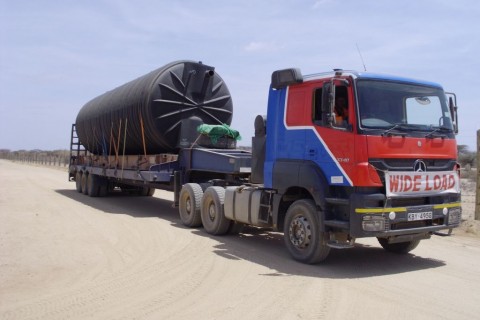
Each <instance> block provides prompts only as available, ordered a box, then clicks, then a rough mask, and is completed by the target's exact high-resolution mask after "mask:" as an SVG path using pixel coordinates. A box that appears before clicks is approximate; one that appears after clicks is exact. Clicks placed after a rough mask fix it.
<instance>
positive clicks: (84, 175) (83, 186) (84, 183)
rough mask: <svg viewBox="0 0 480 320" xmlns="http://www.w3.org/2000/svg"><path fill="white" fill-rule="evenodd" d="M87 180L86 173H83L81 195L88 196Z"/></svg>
mask: <svg viewBox="0 0 480 320" xmlns="http://www.w3.org/2000/svg"><path fill="white" fill-rule="evenodd" d="M87 179H88V174H87V173H86V172H84V173H83V174H82V180H81V181H82V182H81V184H82V193H83V194H88V188H87Z"/></svg>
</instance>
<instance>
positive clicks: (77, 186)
mask: <svg viewBox="0 0 480 320" xmlns="http://www.w3.org/2000/svg"><path fill="white" fill-rule="evenodd" d="M75 189H77V191H78V192H79V193H82V172H81V171H77V173H76V174H75Z"/></svg>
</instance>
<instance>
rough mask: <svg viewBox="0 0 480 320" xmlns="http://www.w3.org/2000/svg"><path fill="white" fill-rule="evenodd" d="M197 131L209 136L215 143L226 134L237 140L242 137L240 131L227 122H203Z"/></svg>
mask: <svg viewBox="0 0 480 320" xmlns="http://www.w3.org/2000/svg"><path fill="white" fill-rule="evenodd" d="M197 131H198V132H200V133H201V134H204V135H207V136H209V137H210V139H211V140H212V142H213V143H217V141H218V139H220V138H221V137H224V136H227V137H230V138H232V139H235V140H237V141H238V140H240V139H241V137H240V133H239V132H238V131H237V130H235V129H232V128H230V127H229V126H228V125H226V124H220V125H218V124H202V125H200V126H198V128H197Z"/></svg>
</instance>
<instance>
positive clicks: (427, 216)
mask: <svg viewBox="0 0 480 320" xmlns="http://www.w3.org/2000/svg"><path fill="white" fill-rule="evenodd" d="M432 217H433V213H432V212H431V211H428V212H410V213H409V214H408V221H418V220H431V219H432Z"/></svg>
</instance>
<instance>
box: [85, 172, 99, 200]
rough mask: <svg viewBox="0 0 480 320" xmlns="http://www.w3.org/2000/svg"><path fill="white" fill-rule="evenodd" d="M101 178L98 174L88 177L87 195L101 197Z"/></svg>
mask: <svg viewBox="0 0 480 320" xmlns="http://www.w3.org/2000/svg"><path fill="white" fill-rule="evenodd" d="M99 180H100V178H99V176H97V175H96V174H92V173H90V174H89V175H88V177H87V194H88V195H89V196H90V197H98V196H99V195H100V181H99Z"/></svg>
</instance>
